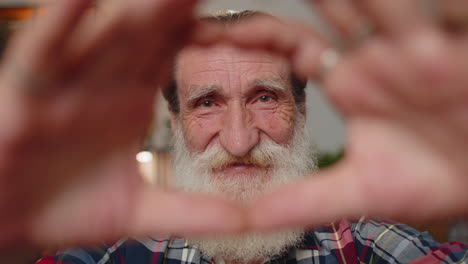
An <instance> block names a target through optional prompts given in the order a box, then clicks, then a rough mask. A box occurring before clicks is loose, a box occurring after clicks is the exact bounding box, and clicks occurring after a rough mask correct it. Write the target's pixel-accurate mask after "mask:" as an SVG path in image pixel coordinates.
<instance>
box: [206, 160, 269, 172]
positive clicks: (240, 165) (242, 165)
mask: <svg viewBox="0 0 468 264" xmlns="http://www.w3.org/2000/svg"><path fill="white" fill-rule="evenodd" d="M268 167H269V166H262V165H260V164H254V163H245V162H232V163H228V164H224V165H223V166H221V167H219V168H215V169H214V170H215V171H224V170H230V169H234V170H240V169H267V168H268Z"/></svg>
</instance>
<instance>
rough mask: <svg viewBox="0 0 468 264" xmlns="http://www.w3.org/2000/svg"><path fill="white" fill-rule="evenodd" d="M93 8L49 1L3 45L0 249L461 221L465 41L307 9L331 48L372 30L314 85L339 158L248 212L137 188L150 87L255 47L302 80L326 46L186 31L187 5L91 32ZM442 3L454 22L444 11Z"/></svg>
mask: <svg viewBox="0 0 468 264" xmlns="http://www.w3.org/2000/svg"><path fill="white" fill-rule="evenodd" d="M92 2H93V1H92V0H67V1H55V2H54V3H53V4H52V5H51V7H50V8H49V10H47V13H46V14H44V15H43V16H41V17H40V19H38V21H36V23H35V24H34V25H30V26H29V27H26V29H25V30H24V32H21V33H20V34H18V35H17V36H15V38H14V39H13V40H12V42H11V43H10V46H9V50H8V53H7V54H6V57H5V58H4V61H3V64H2V66H1V68H0V93H1V94H0V98H1V99H0V100H2V109H3V110H2V111H1V112H0V120H1V122H2V126H1V128H0V210H1V211H2V212H8V217H2V219H1V220H0V230H1V232H2V234H3V235H2V238H1V239H0V247H1V246H5V245H9V244H12V243H15V242H20V241H32V242H34V243H62V244H63V243H92V242H96V241H102V240H106V239H114V238H118V237H121V236H128V235H132V236H138V235H147V234H154V233H176V234H183V235H206V234H213V233H224V234H235V233H240V232H246V231H270V230H274V229H277V228H283V227H291V226H316V225H320V224H324V223H327V222H330V221H333V220H336V219H339V218H355V217H359V216H362V215H370V216H379V217H390V218H397V219H404V220H412V221H425V220H436V219H439V218H446V217H462V216H466V215H467V214H468V192H467V191H466V186H468V165H467V163H466V162H465V156H466V155H467V154H468V153H467V152H468V140H467V139H468V74H467V70H466V69H468V48H466V47H468V45H467V44H468V33H464V32H463V31H460V32H457V33H453V32H447V30H445V29H442V28H441V27H440V25H439V24H436V23H434V21H432V20H431V19H429V18H428V17H427V16H426V15H425V14H424V13H423V12H421V11H422V10H421V8H420V7H419V6H418V5H417V1H414V0H411V1H408V0H394V1H387V0H366V1H339V3H337V1H310V2H313V4H314V5H315V7H316V8H318V10H319V11H321V13H322V14H323V15H324V16H325V17H326V18H327V19H328V20H329V21H330V23H331V24H332V25H333V26H335V28H336V29H337V32H338V33H339V34H340V36H341V37H342V38H343V39H344V41H348V42H351V41H353V40H355V38H356V36H355V33H356V32H357V31H356V29H358V28H359V27H360V26H361V25H362V22H363V21H364V20H365V21H371V22H372V24H374V25H376V28H375V31H376V32H375V34H374V35H372V36H371V37H369V38H368V39H366V40H365V41H362V42H361V43H359V45H358V46H356V47H354V48H352V49H349V50H347V52H345V53H344V54H343V56H342V58H341V59H340V61H339V63H338V64H337V65H336V67H335V68H333V69H332V70H331V71H330V72H328V73H327V75H326V76H322V77H323V89H324V91H325V93H326V95H327V96H328V97H329V99H330V100H331V101H332V102H333V104H334V105H335V106H336V108H337V109H338V110H339V111H340V113H341V114H342V116H343V118H344V121H345V124H346V126H347V130H348V138H347V145H346V150H347V152H346V156H345V158H344V160H342V162H340V163H339V164H338V165H337V166H334V167H332V168H331V169H328V170H325V171H321V172H319V173H318V174H317V175H315V176H314V177H309V178H307V179H305V180H304V181H302V182H300V183H296V184H292V185H288V186H285V187H283V188H281V189H279V190H277V191H275V192H273V193H272V194H269V195H267V196H266V197H264V198H262V199H261V200H259V201H258V202H256V203H255V204H254V205H253V206H252V207H250V208H242V207H239V206H238V205H236V204H233V203H231V202H229V201H226V200H223V199H220V198H216V197H211V196H208V195H202V194H188V193H182V192H178V191H171V190H159V189H157V188H155V187H150V186H146V185H145V184H144V183H143V182H142V181H141V180H140V176H139V175H138V172H137V167H136V164H135V159H134V154H135V153H136V151H137V150H138V148H139V146H140V143H141V136H142V135H144V132H145V130H146V128H147V126H148V124H149V122H150V119H151V114H152V109H153V104H154V102H153V98H154V95H155V93H156V91H157V86H160V85H162V84H164V83H165V82H166V81H167V78H168V75H169V72H170V70H171V69H172V61H173V58H174V56H175V54H176V53H177V52H178V51H179V50H180V49H181V48H182V47H184V46H185V45H188V44H193V43H195V44H204V45H207V44H210V43H212V42H216V41H218V40H220V39H222V40H224V41H225V40H228V41H230V42H232V43H234V44H236V45H239V46H241V47H245V48H249V49H251V48H253V49H266V50H269V51H271V52H274V53H278V54H281V55H283V56H285V57H287V58H288V59H289V60H290V62H291V64H292V66H293V68H294V70H295V71H296V73H297V74H298V75H300V76H303V77H308V78H316V77H318V76H319V74H320V63H319V61H320V55H321V54H322V53H323V51H324V50H327V49H328V48H329V47H330V44H328V43H327V41H326V40H325V39H324V38H322V37H321V36H320V35H319V34H318V33H316V32H315V31H314V30H313V29H311V28H308V27H305V26H301V25H298V24H295V23H291V22H284V21H279V20H277V19H273V18H268V17H258V18H255V19H252V20H249V21H245V22H243V23H240V24H238V25H236V26H233V27H232V28H229V29H228V30H227V31H220V30H219V28H216V27H215V26H213V25H202V24H200V23H199V22H197V20H196V18H195V17H194V15H193V10H194V8H195V6H196V4H197V2H198V1H196V0H178V1H170V0H158V1H156V0H155V1H147V0H136V1H131V3H130V1H127V2H125V3H122V6H121V7H120V8H119V9H118V10H116V12H114V13H113V14H112V15H110V16H109V17H106V19H101V20H99V21H98V23H96V19H95V18H93V17H92V15H90V14H89V13H86V10H87V9H88V8H89V6H90V5H91V4H92ZM354 2H356V3H354ZM457 3H458V5H461V7H462V8H461V10H468V4H465V3H464V2H463V1H455V0H452V1H444V2H443V4H444V5H445V4H446V5H448V6H450V5H455V4H457ZM460 3H461V4H460ZM337 7H339V8H337ZM174 10H176V11H175V12H174ZM90 21H94V23H90ZM246 27H247V28H249V30H248V31H245V30H242V29H243V28H244V29H245V28H246ZM152 32H154V33H152ZM187 216H190V221H187Z"/></svg>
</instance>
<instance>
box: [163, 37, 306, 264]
mask: <svg viewBox="0 0 468 264" xmlns="http://www.w3.org/2000/svg"><path fill="white" fill-rule="evenodd" d="M289 76H290V69H289V67H288V64H287V63H286V62H285V61H284V60H282V59H280V58H277V57H274V56H271V55H268V54H266V53H259V52H247V51H242V50H238V49H236V48H233V47H230V46H227V45H217V46H215V47H211V48H199V49H195V48H193V49H186V50H184V51H183V52H182V54H180V56H179V59H178V61H177V65H176V81H177V87H178V97H179V102H180V114H179V115H172V125H173V130H174V136H175V137H174V138H175V142H174V143H175V146H174V154H175V166H174V168H175V176H176V177H175V178H176V184H177V186H178V187H180V188H183V189H185V190H187V191H197V192H208V193H214V194H217V195H221V196H224V197H226V198H228V199H232V200H235V201H237V202H240V203H244V204H249V203H251V202H252V201H254V200H256V199H258V198H260V197H261V196H262V195H264V194H265V192H267V191H269V190H271V189H273V188H275V187H277V186H279V185H282V184H285V183H289V182H291V181H293V180H296V179H300V178H302V177H304V175H306V174H307V173H309V172H311V170H312V169H313V168H314V165H315V164H314V158H313V155H312V152H311V144H310V140H309V138H308V135H307V130H306V129H305V126H304V125H305V121H304V120H305V117H304V116H303V114H302V113H300V112H298V111H297V107H296V105H295V101H294V98H293V95H292V90H291V85H290V82H289ZM302 235H303V230H286V231H279V232H277V233H273V234H246V235H243V236H241V237H237V238H231V237H230V238H220V237H218V238H212V239H202V240H190V241H189V242H190V243H193V244H197V245H198V247H199V248H200V249H201V250H202V251H203V252H204V253H205V254H207V255H208V256H211V257H223V258H225V259H226V258H227V259H230V260H235V261H237V262H239V263H247V262H252V261H260V262H262V261H263V260H267V259H269V258H271V257H272V256H274V255H277V254H280V253H281V252H283V251H284V250H285V249H286V248H288V247H289V246H292V245H295V244H297V243H299V242H300V241H301V238H302Z"/></svg>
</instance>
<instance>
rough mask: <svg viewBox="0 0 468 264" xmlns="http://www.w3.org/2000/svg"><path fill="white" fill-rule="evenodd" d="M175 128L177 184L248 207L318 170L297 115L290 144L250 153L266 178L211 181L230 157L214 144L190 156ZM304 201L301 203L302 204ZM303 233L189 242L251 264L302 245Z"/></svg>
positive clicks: (267, 142)
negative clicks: (263, 169) (215, 171)
mask: <svg viewBox="0 0 468 264" xmlns="http://www.w3.org/2000/svg"><path fill="white" fill-rule="evenodd" d="M177 125H178V127H176V128H175V130H176V133H175V136H174V140H175V142H174V152H175V153H174V154H175V162H174V164H175V165H174V169H175V179H176V186H177V187H179V188H182V189H184V190H186V191H191V192H204V193H215V194H218V195H221V196H223V197H226V198H228V199H232V200H234V201H236V202H239V203H243V204H245V205H248V204H251V203H252V202H253V201H255V200H256V199H258V198H260V197H261V196H263V195H264V194H265V193H267V192H268V191H271V190H272V189H274V188H275V187H278V186H280V185H283V184H286V183H290V182H293V181H295V180H298V179H301V178H303V177H304V176H305V175H306V174H308V173H311V172H312V171H314V170H315V168H316V160H315V155H314V153H313V151H312V144H311V140H310V137H309V134H308V131H307V129H306V128H305V118H304V117H303V116H302V115H300V114H298V115H297V117H296V122H295V129H294V135H293V138H292V140H291V142H290V144H289V145H288V146H282V145H279V144H276V143H275V142H274V141H272V140H262V142H261V143H260V144H259V145H257V146H256V147H255V148H254V149H253V150H252V151H251V152H250V153H249V154H250V157H251V159H250V160H249V159H247V160H248V161H253V162H255V163H256V164H260V165H268V166H270V168H269V169H268V170H266V169H265V172H264V173H262V175H255V177H252V175H236V177H222V175H217V176H220V177H213V176H214V175H213V172H212V170H213V168H219V167H222V165H223V164H224V163H226V162H228V161H232V159H235V157H232V156H231V155H230V154H229V153H227V152H226V151H225V150H224V149H223V148H222V147H221V146H219V145H216V146H212V147H210V148H209V149H206V150H205V151H204V152H203V153H190V151H188V149H187V148H186V144H185V140H184V136H183V132H182V129H181V128H180V127H181V126H180V124H177ZM298 202H300V201H298ZM303 235H304V229H294V230H282V231H278V232H274V233H269V234H256V233H250V234H245V235H241V236H238V237H212V238H209V239H189V243H190V244H192V245H197V246H198V248H199V249H200V250H201V251H202V252H204V254H206V255H207V256H208V257H211V258H220V257H221V258H223V259H225V260H228V261H236V262H240V263H249V262H253V261H261V262H264V261H267V260H269V259H271V258H272V257H274V256H276V255H280V254H282V253H284V252H285V251H286V250H287V249H288V248H289V247H291V246H294V245H297V244H299V243H300V242H301V241H302V239H303Z"/></svg>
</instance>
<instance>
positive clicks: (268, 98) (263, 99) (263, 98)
mask: <svg viewBox="0 0 468 264" xmlns="http://www.w3.org/2000/svg"><path fill="white" fill-rule="evenodd" d="M272 99H273V98H271V96H269V95H262V96H260V97H259V98H258V101H260V102H262V103H268V102H270V101H271V100H272Z"/></svg>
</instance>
